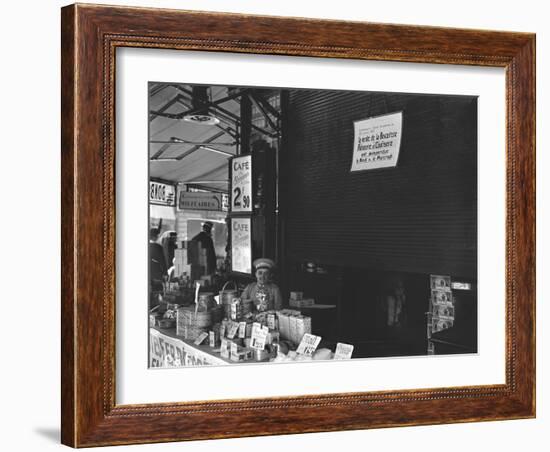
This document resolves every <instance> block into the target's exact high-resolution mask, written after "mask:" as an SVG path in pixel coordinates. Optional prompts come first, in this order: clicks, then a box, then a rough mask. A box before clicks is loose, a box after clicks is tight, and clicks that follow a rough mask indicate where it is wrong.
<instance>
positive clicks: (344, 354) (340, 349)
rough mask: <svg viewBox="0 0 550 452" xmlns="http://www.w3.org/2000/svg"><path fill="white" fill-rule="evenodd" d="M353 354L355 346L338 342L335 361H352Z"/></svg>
mask: <svg viewBox="0 0 550 452" xmlns="http://www.w3.org/2000/svg"><path fill="white" fill-rule="evenodd" d="M352 353H353V345H350V344H343V343H342V342H338V344H336V351H335V352H334V359H351V355H352Z"/></svg>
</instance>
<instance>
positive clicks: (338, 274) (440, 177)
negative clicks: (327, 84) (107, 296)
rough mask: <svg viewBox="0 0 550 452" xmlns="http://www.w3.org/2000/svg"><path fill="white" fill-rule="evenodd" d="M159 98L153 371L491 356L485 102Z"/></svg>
mask: <svg viewBox="0 0 550 452" xmlns="http://www.w3.org/2000/svg"><path fill="white" fill-rule="evenodd" d="M147 89H148V111H147V112H146V113H147V115H148V125H149V130H148V136H149V143H148V153H149V181H148V183H149V187H148V193H149V203H148V207H149V212H148V215H149V222H148V228H149V229H148V231H147V234H148V239H149V252H148V259H149V266H148V269H149V312H148V316H149V319H148V321H149V363H148V364H149V367H150V368H173V367H186V366H207V365H214V366H218V365H235V364H254V363H284V362H297V361H316V360H319V361H330V360H341V359H368V358H394V357H412V356H420V355H453V354H475V353H477V351H478V341H477V333H478V322H477V312H478V302H477V285H478V281H477V274H478V268H477V262H478V261H477V258H478V248H477V240H478V238H477V232H478V231H477V222H478V211H477V209H478V205H477V189H478V168H477V162H478V98H477V96H471V95H446V94H439V93H430V94H416V93H400V92H376V91H372V92H371V91H346V90H328V89H304V88H299V89H298V88H275V87H265V86H222V85H203V84H192V83H182V82H173V83H169V82H155V81H150V82H149V83H148V87H147Z"/></svg>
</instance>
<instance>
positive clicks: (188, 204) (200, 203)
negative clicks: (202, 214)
mask: <svg viewBox="0 0 550 452" xmlns="http://www.w3.org/2000/svg"><path fill="white" fill-rule="evenodd" d="M178 210H223V202H222V194H221V193H203V192H192V191H183V190H181V191H180V192H179V198H178Z"/></svg>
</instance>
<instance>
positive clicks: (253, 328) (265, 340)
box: [149, 288, 353, 367]
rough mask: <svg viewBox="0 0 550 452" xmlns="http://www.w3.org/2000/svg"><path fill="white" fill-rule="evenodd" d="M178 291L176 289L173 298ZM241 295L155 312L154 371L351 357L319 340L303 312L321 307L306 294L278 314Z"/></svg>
mask: <svg viewBox="0 0 550 452" xmlns="http://www.w3.org/2000/svg"><path fill="white" fill-rule="evenodd" d="M178 290H179V289H178V288H173V289H172V294H170V295H172V297H173V296H174V292H177V291H178ZM243 293H245V292H243ZM241 295H242V293H240V291H238V290H236V289H227V290H225V289H224V290H221V291H220V292H219V294H218V295H214V294H213V293H212V292H199V291H197V302H196V303H192V304H189V305H187V306H179V305H177V304H174V303H161V304H160V305H158V306H157V307H156V308H154V309H153V310H152V312H151V313H150V317H149V321H150V328H149V335H150V341H149V344H150V353H149V357H150V358H149V364H150V367H184V366H209V365H227V364H238V363H253V362H288V361H308V360H329V359H348V358H350V357H351V354H352V352H353V346H352V345H349V344H341V343H334V342H331V341H328V340H326V339H324V338H323V337H321V336H319V335H316V334H314V332H315V329H314V328H313V325H312V317H311V316H308V315H304V314H303V313H302V312H301V310H300V309H297V308H300V307H302V306H306V305H307V306H308V307H309V308H310V309H315V304H314V303H312V302H313V300H310V299H304V298H303V294H302V293H301V292H291V294H290V297H291V299H290V300H289V303H290V304H291V305H293V306H295V307H296V308H293V309H277V310H273V309H271V310H263V307H262V305H261V303H258V302H257V300H252V299H246V298H242V296H241ZM168 298H170V297H168ZM162 311H164V312H162Z"/></svg>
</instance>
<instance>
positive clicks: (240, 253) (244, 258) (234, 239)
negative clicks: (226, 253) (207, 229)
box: [231, 218, 252, 274]
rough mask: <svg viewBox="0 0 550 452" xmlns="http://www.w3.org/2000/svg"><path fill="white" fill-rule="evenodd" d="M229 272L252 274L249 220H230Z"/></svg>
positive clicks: (250, 226)
mask: <svg viewBox="0 0 550 452" xmlns="http://www.w3.org/2000/svg"><path fill="white" fill-rule="evenodd" d="M231 270H232V271H234V272H239V273H249V274H250V273H252V225H251V221H250V218H231Z"/></svg>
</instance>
